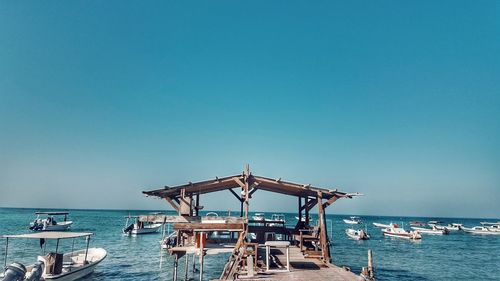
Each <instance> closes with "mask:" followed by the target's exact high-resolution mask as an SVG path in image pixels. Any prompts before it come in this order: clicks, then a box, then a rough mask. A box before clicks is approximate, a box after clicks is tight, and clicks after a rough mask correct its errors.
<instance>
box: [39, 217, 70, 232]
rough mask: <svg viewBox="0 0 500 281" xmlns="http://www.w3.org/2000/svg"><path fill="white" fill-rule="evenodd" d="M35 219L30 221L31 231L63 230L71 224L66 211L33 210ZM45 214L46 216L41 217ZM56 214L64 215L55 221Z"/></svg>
mask: <svg viewBox="0 0 500 281" xmlns="http://www.w3.org/2000/svg"><path fill="white" fill-rule="evenodd" d="M35 215H36V219H35V220H34V221H33V222H31V223H30V229H31V230H33V231H64V230H68V229H69V228H70V227H71V225H72V224H73V222H72V221H69V220H68V215H69V213H68V212H35ZM41 215H46V216H47V217H46V218H41V217H40V216H41ZM57 216H64V219H63V220H62V221H57V220H56V217H57Z"/></svg>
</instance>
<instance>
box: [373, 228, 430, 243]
mask: <svg viewBox="0 0 500 281" xmlns="http://www.w3.org/2000/svg"><path fill="white" fill-rule="evenodd" d="M382 232H383V233H384V236H389V237H397V238H404V239H411V240H418V239H422V235H420V233H419V232H418V231H406V230H404V229H402V228H399V227H389V228H385V229H383V230H382Z"/></svg>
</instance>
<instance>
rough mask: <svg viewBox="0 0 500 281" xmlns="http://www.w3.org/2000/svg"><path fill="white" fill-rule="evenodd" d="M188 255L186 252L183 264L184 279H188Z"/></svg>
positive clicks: (185, 280)
mask: <svg viewBox="0 0 500 281" xmlns="http://www.w3.org/2000/svg"><path fill="white" fill-rule="evenodd" d="M188 258H189V255H188V254H187V253H186V257H185V259H186V260H185V265H184V281H187V280H188V268H189V259H188Z"/></svg>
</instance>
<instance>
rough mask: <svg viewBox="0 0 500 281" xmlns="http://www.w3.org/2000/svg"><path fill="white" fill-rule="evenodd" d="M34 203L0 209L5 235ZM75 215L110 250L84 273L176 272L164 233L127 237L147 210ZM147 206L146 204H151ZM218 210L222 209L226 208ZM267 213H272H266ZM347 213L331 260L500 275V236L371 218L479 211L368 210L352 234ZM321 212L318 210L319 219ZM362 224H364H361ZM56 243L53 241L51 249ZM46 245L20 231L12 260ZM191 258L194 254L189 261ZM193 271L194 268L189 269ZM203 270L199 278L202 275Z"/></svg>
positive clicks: (441, 276)
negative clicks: (384, 231) (383, 228)
mask: <svg viewBox="0 0 500 281" xmlns="http://www.w3.org/2000/svg"><path fill="white" fill-rule="evenodd" d="M34 211H35V210H32V209H1V208H0V225H1V226H2V227H1V228H0V235H1V234H13V233H16V234H17V233H27V232H29V231H28V225H29V223H30V221H32V220H33V218H34V215H33V212H34ZM70 212H71V215H70V219H71V220H73V221H74V227H73V229H72V230H73V231H90V232H93V233H95V236H94V237H92V239H91V246H94V247H102V248H105V249H106V250H107V251H108V256H107V258H106V259H105V260H104V261H103V262H102V263H101V264H100V265H99V266H98V267H97V269H96V272H95V273H94V274H92V275H91V276H89V277H88V278H87V279H86V280H171V278H172V267H173V258H172V257H171V256H169V255H168V254H166V253H165V252H162V251H160V247H159V243H158V241H159V240H160V238H161V234H152V235H143V236H138V237H127V236H123V235H122V234H121V229H122V227H123V226H124V223H125V220H124V216H126V215H128V214H132V215H133V214H143V213H145V212H138V211H132V212H129V211H125V210H124V211H102V210H71V211H70ZM146 213H147V212H146ZM220 214H223V213H222V212H221V213H220ZM285 215H286V218H287V222H288V223H287V224H290V225H293V224H294V223H295V222H296V220H295V214H285ZM266 217H269V218H270V217H271V213H267V214H266ZM345 217H346V216H336V215H334V216H332V215H329V216H327V219H328V224H331V226H332V227H331V228H330V229H329V231H330V233H329V235H330V239H331V241H332V242H333V243H332V246H331V247H332V248H331V252H332V256H333V262H334V263H335V264H337V265H346V266H349V267H350V268H351V269H352V270H353V271H354V272H357V273H359V272H360V270H361V267H362V266H366V264H367V251H368V249H372V250H373V255H374V266H375V274H376V277H377V279H378V280H450V279H454V280H500V257H499V254H500V236H487V235H484V236H483V235H472V234H465V233H452V234H451V235H447V236H432V235H425V236H424V237H423V239H422V241H417V242H413V241H407V240H403V239H397V238H384V237H383V236H382V235H381V233H380V230H379V229H377V228H374V227H372V226H371V223H372V222H381V223H384V222H385V223H389V222H395V223H398V224H401V223H402V222H403V223H404V224H405V226H407V225H408V222H409V221H412V220H419V221H428V220H431V219H438V220H441V221H444V222H445V223H448V222H457V223H464V225H466V226H474V225H478V224H479V221H483V220H480V219H456V218H455V219H447V218H400V217H374V216H365V217H362V220H363V221H364V222H366V223H367V225H368V226H367V228H368V232H369V233H370V234H371V236H372V239H371V240H369V241H354V240H351V239H348V238H347V237H346V235H345V234H344V230H345V229H346V228H347V227H348V226H347V225H346V224H344V223H343V222H342V219H343V218H345ZM314 218H315V216H314V215H313V219H314ZM362 227H363V228H364V226H362ZM72 242H73V241H71V240H68V241H65V242H61V244H60V246H59V247H60V249H61V250H62V251H71V248H72V246H73V244H72ZM54 247H55V244H54V243H53V242H48V243H47V245H46V248H47V250H49V249H52V248H54ZM84 247H85V241H84V240H83V239H80V240H75V246H74V248H75V249H81V248H84ZM40 253H41V249H40V246H39V241H32V240H27V239H16V240H11V242H9V251H8V263H9V262H13V261H14V260H16V261H21V262H23V263H25V264H29V263H32V262H34V261H35V258H36V256H37V255H39V254H40ZM4 254H5V239H2V240H0V262H1V264H2V265H3V263H4V258H3V257H4ZM226 260H227V254H223V255H216V256H214V255H210V256H207V257H206V258H205V275H204V276H205V280H208V279H211V278H218V277H219V274H220V272H221V270H222V268H223V266H224V263H225V261H226ZM191 263H192V260H191V259H190V260H189V266H191ZM183 267H184V260H181V261H180V262H179V278H180V279H179V280H182V277H183V276H184V268H183ZM189 276H190V277H191V276H192V273H191V272H190V271H189ZM197 276H198V275H197V274H196V276H195V278H197Z"/></svg>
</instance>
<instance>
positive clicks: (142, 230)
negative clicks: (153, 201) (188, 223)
mask: <svg viewBox="0 0 500 281" xmlns="http://www.w3.org/2000/svg"><path fill="white" fill-rule="evenodd" d="M126 218H127V220H126V222H125V228H123V234H125V235H140V234H152V233H158V230H159V229H160V228H161V226H162V225H163V224H162V223H149V222H144V221H141V220H140V219H139V218H140V216H127V217H126ZM130 219H134V220H135V222H134V223H132V224H129V221H130Z"/></svg>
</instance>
